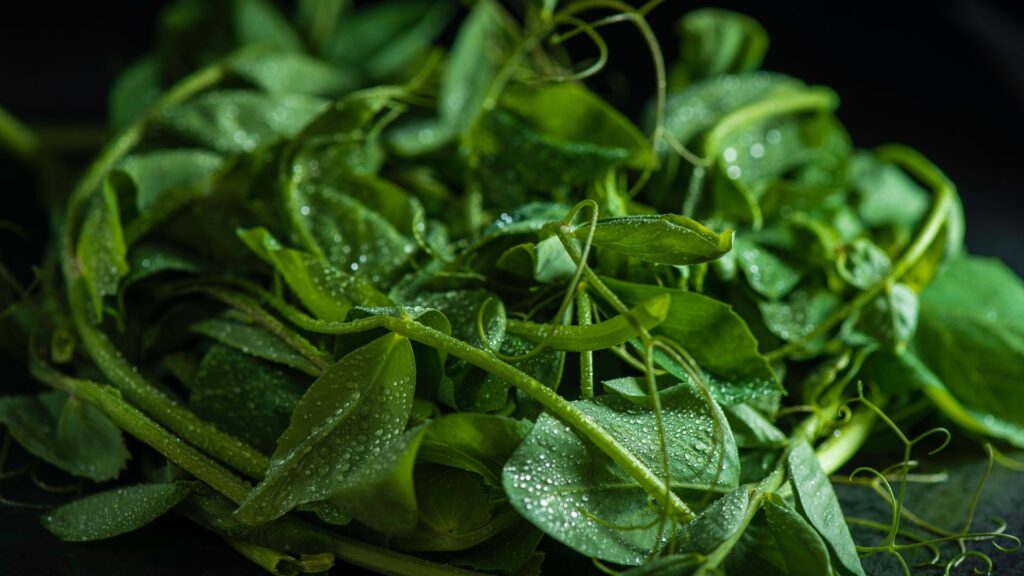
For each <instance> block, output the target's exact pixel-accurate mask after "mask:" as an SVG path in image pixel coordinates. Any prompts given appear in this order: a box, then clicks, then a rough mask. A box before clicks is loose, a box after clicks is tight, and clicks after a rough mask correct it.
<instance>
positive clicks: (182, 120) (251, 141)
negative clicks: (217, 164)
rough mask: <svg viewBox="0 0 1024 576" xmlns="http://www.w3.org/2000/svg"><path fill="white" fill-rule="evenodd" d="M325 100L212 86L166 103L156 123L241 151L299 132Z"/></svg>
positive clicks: (185, 137)
mask: <svg viewBox="0 0 1024 576" xmlns="http://www.w3.org/2000/svg"><path fill="white" fill-rule="evenodd" d="M325 105H326V103H325V102H324V101H323V100H321V99H319V98H315V97H313V96H306V95H301V94H285V95H273V94H264V93H260V92H255V91H249V90H216V91H212V92H205V93H203V94H200V95H199V96H196V97H195V98H193V99H192V100H189V101H187V102H185V103H183V104H179V105H177V106H174V107H172V108H168V109H166V110H165V111H164V112H163V113H161V114H160V115H159V116H158V117H157V119H156V124H157V126H158V127H159V128H161V129H163V130H166V131H168V132H169V133H171V134H174V135H176V136H177V137H179V138H181V139H182V140H183V141H185V142H189V143H192V144H196V145H200V146H204V147H207V148H211V149H213V150H216V151H218V152H222V153H224V154H240V153H243V152H251V151H253V150H255V149H257V148H259V147H261V146H263V145H265V144H268V143H270V142H272V141H273V140H275V139H277V138H281V137H288V136H294V135H295V134H298V132H299V131H300V130H302V127H303V126H305V125H306V124H307V123H308V122H309V121H310V120H312V119H313V118H315V117H316V116H317V114H319V113H320V112H321V111H323V109H324V106H325Z"/></svg>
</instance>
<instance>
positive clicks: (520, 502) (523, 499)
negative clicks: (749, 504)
mask: <svg viewBox="0 0 1024 576" xmlns="http://www.w3.org/2000/svg"><path fill="white" fill-rule="evenodd" d="M661 397H662V406H663V414H664V422H665V429H666V436H667V438H668V452H669V462H670V470H671V479H672V484H673V487H674V488H675V489H698V490H709V489H712V490H730V489H732V488H735V487H736V485H737V483H738V479H739V462H738V459H737V454H736V444H735V442H734V441H733V438H732V434H731V433H730V432H729V430H728V428H727V427H726V428H725V429H721V428H718V426H717V425H716V424H715V421H718V422H720V423H722V422H724V421H725V417H724V415H723V414H722V412H721V410H720V409H719V408H718V406H717V405H713V406H708V405H707V403H706V401H705V399H704V397H703V395H701V394H700V393H699V392H698V391H697V390H696V389H695V388H694V387H693V386H691V385H688V384H679V385H677V386H675V387H673V388H671V389H669V390H665V391H663V392H662V394H661ZM574 404H575V405H576V406H577V407H578V408H579V409H580V410H582V411H583V412H584V413H585V414H586V415H587V416H588V417H590V418H591V419H593V420H594V421H595V422H597V423H598V424H600V425H601V426H602V427H603V428H605V429H606V430H607V431H608V432H609V433H611V434H612V436H614V437H615V439H616V440H618V441H619V442H620V443H622V444H623V445H624V446H626V448H627V449H628V450H629V451H630V452H632V453H633V454H634V455H636V457H637V458H639V459H640V460H641V461H643V462H644V463H645V464H647V465H648V466H650V467H651V469H653V470H655V471H661V470H662V465H661V456H660V452H659V446H660V444H659V442H658V436H657V434H656V432H655V429H656V427H655V424H654V415H653V413H652V412H651V411H650V409H648V408H647V407H641V406H638V405H636V404H633V403H632V402H630V401H628V400H625V399H623V398H621V397H618V396H614V395H607V396H602V397H599V398H596V399H594V400H580V401H576V402H574ZM658 473H660V472H658ZM503 478H504V486H505V492H506V493H507V494H508V496H509V501H510V502H511V503H512V505H513V506H514V507H515V508H516V510H517V511H518V512H519V513H520V514H522V515H523V516H524V517H525V518H527V519H528V520H530V522H531V523H533V524H534V525H535V526H537V527H538V528H540V529H541V530H543V531H544V532H545V533H547V534H548V535H549V536H551V537H552V538H555V539H556V540H558V541H560V542H562V543H563V544H565V545H567V546H569V547H570V548H572V549H573V550H576V551H577V552H579V553H580V554H585V555H587V556H594V557H597V558H600V559H602V560H607V561H610V562H616V563H619V564H627V565H637V564H640V563H641V562H643V560H644V559H645V558H646V557H647V555H648V554H649V553H650V552H651V551H652V550H655V549H660V548H661V547H662V545H663V542H659V541H658V540H657V536H658V533H659V529H658V528H659V527H658V524H659V523H658V522H657V521H656V519H657V517H656V513H655V512H654V510H653V509H652V508H651V506H650V505H649V504H650V497H649V496H648V495H647V493H646V492H644V490H643V489H642V488H641V487H640V486H639V485H638V484H636V483H635V482H634V481H633V480H632V479H631V478H630V477H629V476H628V475H626V473H625V472H623V471H622V470H621V469H620V468H619V467H618V466H617V465H616V464H614V463H613V462H612V461H611V460H610V459H609V458H608V457H607V456H605V455H604V453H602V452H601V451H600V450H599V449H597V447H595V446H593V445H592V444H590V442H588V441H586V440H584V439H582V438H580V437H579V436H578V435H577V434H576V433H575V432H574V431H573V430H572V429H571V428H568V427H566V426H565V425H564V424H562V423H561V422H559V421H558V420H556V419H554V418H553V417H551V416H549V415H547V414H544V415H541V417H540V418H538V420H537V423H536V424H535V425H534V427H533V430H532V431H531V432H530V434H529V435H528V436H527V437H526V440H524V441H523V443H522V444H521V445H520V447H519V449H518V450H516V452H515V453H514V454H513V455H512V457H511V458H510V459H509V461H508V463H507V464H506V465H505V471H504V476H503ZM609 523H610V524H612V525H616V526H632V527H642V528H636V529H628V530H622V529H618V528H614V527H612V526H610V525H609Z"/></svg>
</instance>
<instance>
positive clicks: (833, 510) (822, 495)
mask: <svg viewBox="0 0 1024 576" xmlns="http://www.w3.org/2000/svg"><path fill="white" fill-rule="evenodd" d="M788 464H789V481H790V485H791V486H792V487H793V493H794V494H795V495H796V502H797V509H798V510H800V512H801V513H802V514H803V516H804V517H805V518H807V521H808V522H809V523H810V524H811V525H812V526H814V528H815V530H817V531H818V533H819V534H821V536H822V538H823V539H824V540H825V544H827V545H828V548H829V551H830V552H831V553H832V554H833V558H834V559H835V564H836V568H837V569H838V570H840V571H841V572H842V573H843V574H854V575H856V576H864V569H863V568H862V567H861V565H860V557H859V556H857V548H856V546H855V545H854V543H853V537H852V536H850V529H849V528H848V527H847V526H846V520H845V519H844V517H843V511H842V509H841V508H840V507H839V500H838V499H837V498H836V493H835V492H834V491H833V490H832V482H831V481H830V480H829V479H828V476H826V475H825V472H824V471H823V470H822V469H821V465H820V464H818V457H817V455H815V453H814V449H813V448H811V446H810V444H808V443H807V442H799V443H796V444H794V445H793V447H792V448H791V451H790V453H789V462H788Z"/></svg>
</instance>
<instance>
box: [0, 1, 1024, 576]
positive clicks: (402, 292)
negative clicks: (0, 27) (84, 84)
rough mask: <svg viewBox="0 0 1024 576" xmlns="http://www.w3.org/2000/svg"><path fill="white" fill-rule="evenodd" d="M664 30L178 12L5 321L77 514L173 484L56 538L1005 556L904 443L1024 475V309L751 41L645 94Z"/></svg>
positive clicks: (990, 265) (540, 564)
mask: <svg viewBox="0 0 1024 576" xmlns="http://www.w3.org/2000/svg"><path fill="white" fill-rule="evenodd" d="M652 8H654V5H653V4H649V5H646V6H644V7H642V8H633V7H630V6H629V5H627V4H624V3H622V2H619V1H617V0H576V1H567V2H564V3H563V4H562V5H558V2H556V1H554V0H545V1H544V2H529V3H526V4H525V5H516V6H514V7H508V6H503V5H500V4H499V3H497V2H495V1H493V0H481V1H478V2H476V3H473V4H472V5H471V6H469V7H467V8H462V7H460V6H458V5H457V4H456V3H454V2H447V1H444V0H436V1H435V0H389V1H385V2H380V3H374V4H371V5H368V6H366V7H361V8H358V9H350V8H348V7H346V6H345V3H344V2H339V1H330V0H325V1H321V2H317V1H305V2H299V3H298V6H297V9H296V11H295V14H294V17H293V18H291V19H289V18H287V17H285V16H284V15H283V14H282V13H280V12H279V10H278V9H277V8H275V7H274V6H273V5H271V4H270V3H268V2H266V1H264V0H234V1H217V2H207V1H199V0H182V1H181V2H178V3H176V4H174V5H172V6H171V7H170V8H168V9H167V11H166V13H165V14H164V15H163V17H162V20H161V23H160V28H159V35H158V43H157V46H156V49H155V51H154V52H153V53H152V55H150V56H147V57H146V58H144V59H142V60H141V61H139V62H137V63H136V64H134V65H133V66H131V67H130V68H128V69H127V70H125V72H124V73H123V74H122V75H121V76H120V78H119V79H118V80H117V82H116V84H115V86H114V88H113V91H112V95H111V100H110V115H109V123H110V129H111V133H112V134H115V135H116V136H115V137H113V139H111V140H110V141H109V143H108V144H107V146H106V147H105V148H104V149H103V150H102V152H100V153H99V154H98V156H96V159H95V161H94V162H93V163H92V164H91V166H90V167H89V168H88V170H87V171H86V172H85V173H84V176H82V178H81V179H80V180H79V181H78V183H77V185H76V186H75V187H74V189H73V190H66V191H64V193H63V194H62V193H61V192H59V191H58V192H57V193H51V194H48V195H47V196H46V197H47V198H48V199H49V200H50V210H51V215H52V222H53V223H54V229H53V242H52V244H51V245H50V246H49V248H48V251H47V256H46V261H45V263H44V264H43V265H42V266H41V268H40V270H39V279H38V282H37V283H36V284H35V289H33V290H24V291H21V290H20V289H16V288H17V287H15V288H11V289H7V288H5V289H4V290H5V291H4V292H2V293H0V296H3V297H4V298H5V299H6V301H7V303H8V304H9V305H8V306H6V309H5V312H4V315H5V316H6V317H7V322H9V323H11V324H13V325H15V326H16V327H17V328H18V329H19V330H20V333H21V334H22V335H23V336H24V340H23V344H25V346H24V347H23V348H22V349H24V350H28V358H27V363H28V364H29V366H30V368H31V373H32V375H33V376H34V377H35V378H36V379H37V380H38V381H39V382H40V383H41V384H42V385H44V387H45V388H46V391H43V392H40V393H39V394H38V395H36V396H7V397H3V398H2V399H0V422H2V423H3V424H4V425H5V426H6V431H7V434H9V435H10V437H11V438H13V439H14V440H15V441H16V442H17V443H18V444H20V446H21V447H22V448H23V449H24V450H26V451H27V452H29V453H31V454H32V455H34V456H35V457H38V458H39V459H41V460H43V461H45V462H47V463H49V464H52V465H53V466H56V467H57V468H59V469H61V470H63V471H66V472H67V473H69V474H71V475H73V476H78V477H83V478H86V479H88V480H90V481H93V482H96V483H103V482H107V481H110V480H113V479H115V478H117V477H118V476H119V474H121V473H122V472H123V471H124V470H125V469H126V468H127V467H128V466H129V459H130V457H131V456H130V454H132V455H135V458H136V459H137V460H143V461H148V462H153V461H154V459H153V456H158V458H157V461H158V462H159V463H160V465H158V466H149V467H148V469H147V475H146V481H145V482H143V483H140V484H136V485H131V486H122V487H118V488H116V489H112V490H108V491H103V492H98V493H95V494H92V495H90V496H87V497H85V498H82V499H79V500H75V501H73V502H70V503H68V504H66V505H64V506H62V507H59V508H57V509H55V510H51V511H48V512H45V513H44V514H43V521H44V523H45V525H46V527H47V528H48V529H49V530H50V531H52V532H53V533H54V534H56V535H57V536H59V537H61V538H63V539H65V540H72V541H82V540H94V539H99V538H108V537H112V536H116V535H118V534H122V533H125V532H128V531H131V530H134V529H137V528H139V527H141V526H143V525H145V524H147V523H149V522H151V521H153V520H154V519H156V518H157V517H159V516H160V515H162V514H164V513H166V512H169V511H172V510H174V511H176V512H179V513H182V514H184V515H186V516H187V517H188V518H190V519H191V520H193V521H194V522H195V523H196V524H198V525H200V526H202V527H203V528H205V529H208V530H210V531H212V532H213V533H215V534H217V535H219V536H220V537H222V538H223V539H224V540H225V541H226V542H227V543H228V544H230V545H231V546H232V547H234V548H235V549H237V550H238V551H239V552H240V553H242V554H244V555H245V556H247V557H248V558H250V559H251V560H252V561H254V562H256V563H257V564H259V565H260V566H263V567H265V568H266V569H267V570H269V571H270V572H273V573H275V574H296V573H316V572H323V571H325V570H328V569H329V568H330V567H331V566H332V564H333V563H334V562H335V561H337V562H339V563H347V564H354V565H358V566H362V567H365V568H369V569H371V570H374V571H378V572H380V573H384V574H393V575H394V574H397V575H410V576H412V575H453V576H454V575H459V574H478V573H488V574H504V575H523V576H525V575H530V574H539V573H542V572H543V573H553V574H559V573H567V571H568V570H570V568H568V567H567V566H568V565H571V563H572V560H571V559H572V558H577V559H579V560H580V562H579V563H578V566H577V567H576V568H572V570H584V571H585V570H586V569H587V567H589V568H590V569H593V570H597V569H598V568H595V567H594V566H595V565H596V566H597V567H599V568H601V569H604V570H606V571H609V572H612V573H621V574H628V575H630V576H634V575H641V574H646V575H662V574H664V575H668V574H672V575H680V574H744V575H748V574H767V575H786V574H789V575H803V574H809V575H826V574H838V575H858V574H864V569H863V568H862V565H861V560H860V558H861V556H865V555H871V554H889V555H891V556H893V558H894V560H893V561H894V562H895V563H896V564H899V565H902V566H903V567H904V569H905V570H906V571H908V573H909V562H912V561H914V559H913V558H910V559H909V560H908V559H907V558H909V557H910V555H911V553H912V552H914V551H915V550H925V551H927V550H933V551H935V553H936V555H935V557H934V558H932V559H931V563H932V564H933V565H939V566H946V567H947V569H952V568H953V567H955V566H956V565H957V564H959V562H960V561H962V560H964V559H965V558H968V557H971V556H974V557H977V558H978V559H981V561H982V562H985V561H989V558H988V556H987V555H986V553H985V552H983V551H981V550H982V549H983V548H979V546H988V547H989V549H991V546H992V545H993V544H994V545H995V546H996V547H998V548H1000V549H1007V548H1012V547H1015V546H1016V545H1017V544H1019V541H1017V540H1016V538H1015V537H1013V536H1010V535H1006V534H1001V533H1000V532H1001V530H999V529H991V530H988V531H977V530H975V531H973V532H972V531H971V523H970V521H968V522H967V523H966V525H965V526H964V527H963V530H961V531H946V530H943V529H941V528H938V527H934V526H930V525H928V524H927V523H926V522H925V521H924V520H921V519H920V518H919V517H918V516H916V515H913V514H911V513H909V511H907V510H906V509H905V508H903V497H904V492H905V491H906V490H907V487H908V482H909V481H910V480H912V479H913V478H912V476H913V475H912V474H911V470H912V468H913V467H914V466H915V465H916V459H917V458H921V457H926V456H927V455H926V452H927V450H928V449H934V447H935V446H936V445H937V444H940V443H941V444H943V445H944V443H942V442H940V441H942V440H943V437H945V440H947V441H948V437H949V435H950V432H948V431H946V429H944V428H933V429H924V430H923V431H921V432H920V434H919V435H918V436H915V437H911V436H908V434H910V432H905V431H904V430H905V429H906V430H909V429H911V428H914V427H915V426H916V427H917V428H920V426H918V424H920V422H922V419H923V418H932V419H935V418H939V419H944V420H946V421H949V422H952V423H953V424H955V425H956V428H957V429H958V432H957V434H961V433H962V434H963V435H965V436H967V437H971V438H977V439H979V440H982V441H983V442H984V441H986V440H990V441H992V442H993V443H994V444H991V445H988V450H989V454H990V455H996V456H997V457H999V454H1000V453H999V452H998V450H997V448H996V447H997V446H1003V447H1006V446H1007V445H1011V446H1017V447H1024V394H1022V393H1020V391H1019V390H1018V388H1019V386H1020V385H1021V383H1022V382H1024V285H1022V283H1021V280H1020V279H1019V278H1018V277H1017V276H1016V275H1015V274H1013V273H1012V272H1010V271H1009V270H1008V269H1007V268H1006V267H1005V266H1003V265H1002V264H1000V263H999V262H996V261H992V260H988V259H984V258H977V257H973V256H969V255H967V254H965V253H964V250H963V217H962V213H961V208H960V203H959V201H958V198H957V194H956V191H955V189H954V187H953V185H952V184H951V183H950V182H949V181H948V180H947V179H946V177H945V176H944V175H943V174H942V173H941V172H940V171H939V170H938V169H937V168H936V167H935V166H933V165H932V164H931V163H930V162H929V161H928V160H926V159H925V158H923V157H922V156H921V155H920V154H918V153H917V152H915V151H913V150H911V149H909V148H905V147H902V146H886V147H883V148H880V149H877V150H858V149H856V148H854V147H853V145H852V143H851V141H850V138H849V136H848V134H847V132H846V131H845V129H844V127H843V126H842V124H841V123H840V122H839V121H838V120H837V119H836V117H835V115H834V112H835V109H836V107H837V105H838V98H837V96H836V94H835V93H833V92H832V91H831V90H829V89H827V88H824V87H820V86H809V85H807V84H805V83H803V82H801V81H800V80H797V79H795V78H791V77H789V76H785V75H782V74H778V73H770V72H764V71H760V70H759V69H758V68H759V66H760V62H761V60H762V57H763V56H764V53H765V50H766V48H767V43H768V40H767V35H766V34H765V32H764V30H762V29H761V27H760V26H759V25H758V24H757V23H756V22H754V21H752V20H750V19H748V18H746V17H743V16H740V15H737V14H733V13H729V12H724V11H718V10H700V11H696V12H693V13H691V14H689V15H688V16H686V17H685V18H684V19H683V20H682V22H681V23H680V26H679V33H680V38H681V39H680V46H681V47H680V55H679V57H678V58H677V59H676V60H675V64H674V65H673V66H672V67H669V68H666V66H665V65H664V63H663V62H664V60H663V56H662V52H661V47H660V45H659V44H658V42H657V41H656V39H655V38H654V36H653V34H652V33H651V30H650V28H649V26H648V24H647V19H646V18H647V16H648V12H649V11H650V9H652ZM612 25H615V26H633V27H634V28H636V30H637V32H638V34H637V37H636V38H637V41H636V42H637V44H636V46H632V47H629V48H631V49H634V50H635V49H636V48H637V47H640V48H642V49H645V50H647V51H648V52H649V53H650V56H651V59H652V60H651V61H652V62H653V63H654V69H655V77H654V78H652V79H651V88H650V93H651V94H652V95H653V96H652V100H651V104H650V107H649V110H648V113H647V114H646V116H645V117H644V118H642V119H637V118H633V119H631V118H628V117H627V116H626V115H625V114H623V113H622V112H620V111H618V110H617V109H616V108H615V107H613V106H612V105H611V104H609V103H608V102H607V101H605V100H604V99H602V97H601V96H599V95H598V94H596V93H595V92H593V91H591V90H590V89H588V88H587V86H586V82H585V80H586V79H587V78H588V77H591V76H594V75H597V74H602V73H604V70H603V68H604V66H605V63H606V59H607V54H608V51H609V50H614V49H616V48H617V47H616V46H607V45H606V44H605V42H604V40H603V38H602V36H601V32H602V30H603V29H604V28H605V27H607V26H612ZM445 30H452V31H454V40H453V41H451V42H449V43H445V44H447V45H445V46H443V47H442V45H441V43H440V41H439V38H441V37H442V35H443V33H444V32H445ZM588 42H589V43H590V44H589V45H590V46H592V48H591V49H592V50H593V52H594V53H595V54H596V56H595V57H594V58H593V59H591V60H589V61H586V62H583V63H578V64H574V63H572V62H570V61H569V60H568V59H567V56H566V54H567V52H566V50H565V45H566V44H567V43H577V44H579V45H581V46H587V43H588ZM0 128H2V130H0V133H2V134H3V136H4V140H5V142H6V143H7V145H8V147H9V148H11V149H12V150H14V151H15V152H18V153H21V154H24V155H25V156H26V157H29V158H52V156H46V155H45V154H41V153H40V154H37V152H38V151H40V150H43V151H45V150H46V146H47V143H46V142H45V141H42V142H37V141H36V140H35V139H34V136H33V135H32V134H31V133H30V132H27V131H25V130H23V129H21V128H20V127H19V126H18V125H17V124H16V122H15V121H14V120H13V119H11V118H8V117H7V116H6V115H4V116H3V117H2V118H0ZM40 162H43V161H42V160H40ZM883 409H884V411H883ZM936 415H937V416H936ZM894 435H895V436H894ZM894 437H895V438H896V439H897V440H898V441H899V442H898V443H896V445H897V446H898V450H899V452H900V455H901V456H902V457H903V459H902V461H899V462H897V463H896V464H895V465H893V466H889V465H888V463H881V464H878V465H877V467H876V468H859V469H858V470H857V471H856V472H855V474H854V481H860V482H862V483H867V484H870V485H871V486H873V487H874V488H876V489H878V490H879V491H880V492H881V493H882V494H883V496H885V497H886V499H887V501H888V502H889V503H890V504H891V505H892V510H893V515H892V519H891V522H890V523H883V524H877V523H876V525H875V526H874V527H875V528H876V529H877V530H878V531H879V533H880V534H876V536H878V535H880V536H881V538H875V539H874V542H873V543H872V542H868V543H862V545H860V546H858V545H855V544H854V540H853V538H852V537H851V532H850V529H849V528H848V523H847V521H846V519H845V518H844V515H843V511H842V510H841V509H840V506H839V501H838V500H837V497H836V495H835V493H834V491H833V486H832V479H831V478H830V476H829V475H830V474H833V473H834V472H836V471H837V470H839V469H840V467H842V466H843V465H844V464H845V463H846V462H847V461H849V460H850V459H851V458H853V457H854V456H855V455H856V454H858V452H859V451H860V450H861V448H862V447H863V446H865V445H866V444H867V445H870V444H871V443H872V442H876V443H878V444H881V445H894V440H893V438H894ZM129 438H131V439H134V440H130V441H128V440H129ZM936 438H937V439H936ZM922 440H927V441H926V442H924V443H922ZM933 451H934V450H933ZM5 453H6V452H5ZM0 471H2V470H0ZM979 490H980V488H979ZM964 497H965V498H968V497H969V496H968V495H965V496H964ZM974 499H975V501H976V500H977V494H975V497H974ZM972 510H973V505H972ZM850 523H851V524H857V523H858V521H855V520H854V519H850ZM858 525H861V526H865V525H866V526H868V527H871V526H872V525H871V524H870V522H867V521H864V520H861V521H859V524H858ZM908 525H909V526H911V527H912V528H913V530H912V531H908V530H907V528H906V526H908ZM933 528H934V529H933ZM997 528H998V527H997ZM922 534H923V535H922ZM978 541H981V545H978V544H974V547H972V548H968V547H966V545H965V543H967V542H975V543H977V542H978ZM943 543H947V544H952V545H953V546H959V549H958V550H954V551H953V552H952V553H951V554H950V553H947V550H946V549H942V548H940V547H939V545H940V544H943ZM552 551H557V552H558V553H557V562H560V563H563V564H559V563H552V562H551V561H550V560H551V559H550V558H549V561H545V552H547V553H548V556H551V554H550V553H551V552H552ZM591 560H593V562H594V563H593V564H592V563H591ZM549 564H550V566H549ZM579 566H582V568H580V567H579ZM341 571H344V570H341Z"/></svg>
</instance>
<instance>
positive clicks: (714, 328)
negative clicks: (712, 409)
mask: <svg viewBox="0 0 1024 576" xmlns="http://www.w3.org/2000/svg"><path fill="white" fill-rule="evenodd" d="M604 281H605V283H606V284H608V287H609V288H611V289H612V291H614V292H615V293H616V294H618V295H619V297H620V298H622V299H624V300H625V301H626V303H627V304H634V305H635V304H637V303H639V302H643V301H645V300H649V299H651V298H653V297H655V296H657V295H659V294H670V295H671V296H672V304H671V305H670V306H669V310H668V316H667V317H666V318H665V321H664V322H662V323H661V324H659V325H658V326H657V327H656V328H655V329H654V332H655V333H660V334H663V335H665V336H667V337H669V338H671V339H672V340H674V341H675V342H676V343H678V344H679V345H681V346H682V347H683V348H685V349H686V350H687V351H688V352H689V353H690V354H691V355H692V356H693V358H694V359H695V360H696V361H697V364H698V365H699V366H700V367H701V369H702V370H703V371H705V372H706V374H707V376H708V377H709V378H708V380H709V382H708V384H709V386H710V388H711V390H712V392H713V393H714V394H715V398H716V399H717V400H718V401H719V402H721V403H723V404H736V403H738V402H743V401H746V400H749V399H752V398H757V397H764V396H768V395H773V394H777V393H778V392H779V391H780V390H781V387H780V385H779V383H778V382H777V381H776V378H775V373H774V372H773V371H772V368H771V366H770V365H769V364H768V361H767V360H766V359H765V357H764V356H762V355H761V353H760V352H758V348H757V340H756V339H755V338H754V335H753V334H751V332H750V328H748V327H747V324H746V323H745V322H744V321H743V319H742V318H740V317H739V315H737V314H736V313H735V312H734V311H733V310H732V307H731V306H729V305H728V304H726V303H724V302H721V301H719V300H715V299H713V298H709V297H707V296H703V295H701V294H696V293H694V292H687V291H683V290H670V289H666V288H660V287H657V286H650V285H643V284H632V283H627V282H621V281H618V280H612V279H609V278H605V279H604ZM663 366H664V364H663ZM675 375H676V376H681V374H675ZM682 377H685V375H682Z"/></svg>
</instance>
